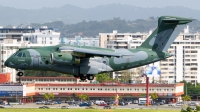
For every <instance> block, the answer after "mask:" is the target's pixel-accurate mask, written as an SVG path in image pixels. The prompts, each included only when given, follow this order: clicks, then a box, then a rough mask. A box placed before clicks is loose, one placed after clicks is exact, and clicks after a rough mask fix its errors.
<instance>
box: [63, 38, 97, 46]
mask: <svg viewBox="0 0 200 112" xmlns="http://www.w3.org/2000/svg"><path fill="white" fill-rule="evenodd" d="M65 41H66V42H64V43H66V44H69V45H80V46H93V47H99V37H80V36H76V37H75V38H67V39H66V40H65Z"/></svg>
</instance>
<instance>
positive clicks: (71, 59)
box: [50, 52, 80, 65]
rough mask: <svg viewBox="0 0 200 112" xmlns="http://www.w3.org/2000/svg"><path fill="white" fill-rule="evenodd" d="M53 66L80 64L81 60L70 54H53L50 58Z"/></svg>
mask: <svg viewBox="0 0 200 112" xmlns="http://www.w3.org/2000/svg"><path fill="white" fill-rule="evenodd" d="M50 61H51V64H62V65H65V64H79V63H80V58H79V57H76V56H73V55H71V54H69V53H60V52H53V53H51V56H50Z"/></svg>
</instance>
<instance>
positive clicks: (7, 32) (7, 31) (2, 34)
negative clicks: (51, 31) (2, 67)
mask: <svg viewBox="0 0 200 112" xmlns="http://www.w3.org/2000/svg"><path fill="white" fill-rule="evenodd" d="M34 32H35V29H34V28H31V27H27V28H22V27H19V28H17V27H15V26H12V27H3V26H1V27H0V41H2V40H3V39H17V41H18V42H19V41H21V40H22V36H23V34H24V33H34Z"/></svg>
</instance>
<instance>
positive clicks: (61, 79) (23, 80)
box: [21, 76, 92, 84]
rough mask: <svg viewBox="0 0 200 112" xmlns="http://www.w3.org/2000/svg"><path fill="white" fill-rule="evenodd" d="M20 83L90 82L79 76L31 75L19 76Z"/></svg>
mask: <svg viewBox="0 0 200 112" xmlns="http://www.w3.org/2000/svg"><path fill="white" fill-rule="evenodd" d="M21 83H22V84H32V83H34V84H37V83H39V84H46V83H57V84H62V83H65V84H90V83H92V82H91V81H89V80H84V81H83V80H80V79H79V78H75V77H73V76H72V77H65V76H61V77H32V76H23V77H21Z"/></svg>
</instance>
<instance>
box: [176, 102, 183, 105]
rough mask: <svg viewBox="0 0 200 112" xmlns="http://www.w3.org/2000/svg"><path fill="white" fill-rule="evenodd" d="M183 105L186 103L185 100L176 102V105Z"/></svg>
mask: <svg viewBox="0 0 200 112" xmlns="http://www.w3.org/2000/svg"><path fill="white" fill-rule="evenodd" d="M182 105H184V103H183V102H178V103H176V106H182Z"/></svg>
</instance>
